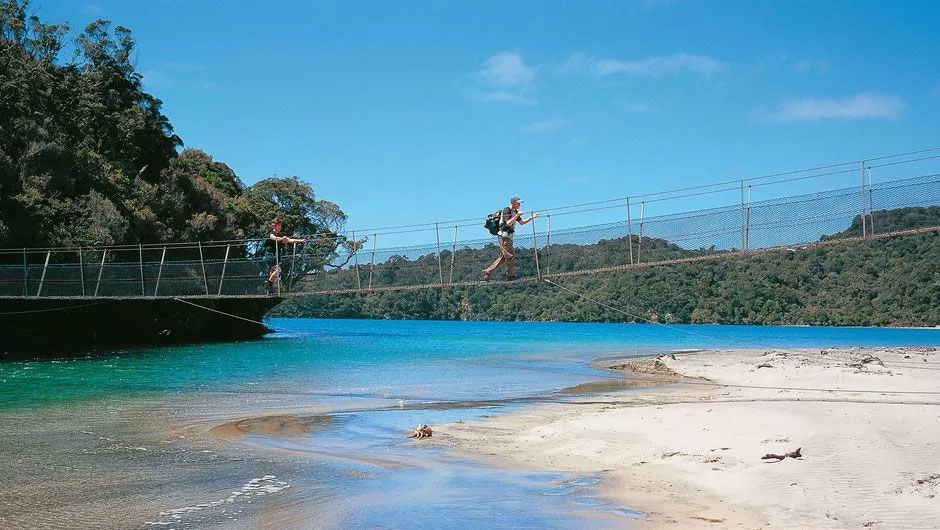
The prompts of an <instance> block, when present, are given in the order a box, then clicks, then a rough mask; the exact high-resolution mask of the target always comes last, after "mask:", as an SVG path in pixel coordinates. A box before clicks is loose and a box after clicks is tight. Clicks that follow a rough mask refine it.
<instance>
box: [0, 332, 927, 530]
mask: <svg viewBox="0 0 940 530" xmlns="http://www.w3.org/2000/svg"><path fill="white" fill-rule="evenodd" d="M270 324H271V325H272V326H275V327H277V328H278V329H279V331H278V333H275V334H273V335H271V336H269V337H267V338H265V339H263V340H259V341H254V342H244V343H231V344H212V345H199V346H185V347H173V348H159V349H139V350H126V351H119V352H109V353H107V354H102V355H94V356H89V357H86V358H80V359H63V360H57V361H34V362H16V363H5V364H0V472H2V473H3V476H4V477H5V478H6V479H7V480H5V481H3V483H2V485H0V526H3V527H10V526H22V525H27V526H69V525H92V526H94V525H100V526H121V527H150V528H153V527H157V528H162V527H200V528H202V527H216V526H218V527H232V526H236V527H237V526H267V527H284V526H310V525H313V526H321V527H349V526H353V527H365V526H368V527H394V528H399V527H406V526H413V525H427V524H431V525H434V526H449V527H467V526H479V525H486V526H489V527H493V526H503V527H516V528H518V527H538V528H546V527H562V528H565V527H583V526H584V525H585V519H584V518H585V517H590V518H591V519H590V521H591V525H593V526H602V527H618V526H626V525H629V521H630V520H631V518H633V517H635V516H636V515H637V514H635V513H634V512H631V511H629V507H623V506H610V505H607V504H606V503H604V502H602V501H600V500H598V499H596V498H595V497H594V496H593V490H592V486H593V484H594V483H595V482H596V481H597V479H598V477H574V476H567V475H561V474H546V473H535V472H533V473H526V472H519V471H506V470H499V469H494V468H492V467H490V466H487V465H486V464H483V463H480V462H470V461H464V460H460V459H455V458H453V457H452V456H450V455H446V454H444V453H443V452H442V451H441V450H440V449H438V448H436V447H434V446H431V445H428V444H420V443H416V442H413V441H411V440H408V439H405V438H403V433H404V432H405V431H406V430H407V429H409V428H411V427H413V426H414V425H415V424H417V423H428V424H435V423H440V422H449V421H457V420H472V419H477V418H479V417H481V416H483V415H493V414H503V413H506V412H509V411H511V410H514V409H515V408H517V407H522V406H525V405H526V404H527V403H530V402H533V401H548V400H564V399H569V398H570V395H569V394H560V393H559V391H560V390H562V389H564V388H567V387H571V386H574V385H577V384H580V383H584V382H588V381H594V380H597V379H599V378H602V377H605V376H609V374H607V373H606V372H602V371H598V370H595V369H593V368H592V367H591V363H592V361H593V360H595V359H597V358H599V357H605V356H618V355H641V354H646V353H650V352H658V351H669V350H679V349H693V348H707V349H711V348H740V347H768V348H769V347H776V348H781V347H828V346H847V345H856V346H901V345H940V330H916V329H873V328H812V327H749V326H672V327H663V326H657V325H637V324H567V323H521V322H425V321H356V320H344V321H340V320H312V319H272V320H271V321H270ZM284 414H288V416H284ZM272 415H279V416H277V417H276V418H275V419H271V418H270V416H272ZM283 418H287V419H286V420H285V419H283ZM245 419H248V420H247V421H245V422H242V423H239V424H238V425H239V427H238V429H239V431H240V432H241V434H240V435H238V436H233V435H232V433H231V432H229V431H224V432H222V434H219V430H218V428H219V426H220V425H225V424H228V423H230V422H232V421H239V420H245ZM214 427H215V428H216V429H215V430H214V431H213V432H214V433H216V435H213V434H210V433H209V432H208V431H209V429H212V428H214ZM230 430H231V429H230ZM11 477H15V479H11Z"/></svg>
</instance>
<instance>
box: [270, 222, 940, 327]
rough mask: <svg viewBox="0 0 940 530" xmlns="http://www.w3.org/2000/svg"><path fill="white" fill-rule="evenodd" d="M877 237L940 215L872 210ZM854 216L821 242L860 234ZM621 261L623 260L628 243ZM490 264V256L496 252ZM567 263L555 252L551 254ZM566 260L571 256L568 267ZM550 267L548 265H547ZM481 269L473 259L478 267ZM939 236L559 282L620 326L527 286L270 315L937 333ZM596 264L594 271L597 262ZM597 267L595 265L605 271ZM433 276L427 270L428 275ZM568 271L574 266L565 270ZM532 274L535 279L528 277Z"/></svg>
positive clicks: (673, 250)
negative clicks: (855, 328)
mask: <svg viewBox="0 0 940 530" xmlns="http://www.w3.org/2000/svg"><path fill="white" fill-rule="evenodd" d="M874 222H875V226H876V227H877V229H878V230H879V231H890V230H902V229H909V228H917V227H924V226H937V225H940V207H930V208H904V209H899V210H891V211H880V212H876V213H875V216H874ZM860 224H861V222H860V219H856V220H855V222H853V223H852V225H851V226H850V227H848V228H847V229H846V230H845V231H843V232H840V233H838V234H832V235H831V236H827V237H825V238H824V239H832V238H843V237H851V236H855V235H860ZM856 232H858V233H856ZM616 244H618V243H617V242H613V241H604V242H601V243H598V244H596V245H590V246H587V247H585V248H581V249H573V248H568V249H567V251H566V253H565V254H563V255H562V256H560V257H558V258H557V262H558V263H559V264H560V265H559V266H560V267H561V269H560V270H565V269H566V268H568V267H570V266H571V264H572V262H571V261H570V260H571V259H586V258H585V256H599V255H611V254H607V253H601V252H600V250H599V249H601V248H602V247H605V246H608V247H609V246H610V245H616ZM619 244H620V245H621V246H623V247H624V248H622V249H618V250H617V252H616V253H615V254H616V255H623V253H625V251H626V249H625V247H626V244H625V240H624V241H620V242H619ZM643 244H644V246H645V247H649V248H651V249H654V250H653V252H655V254H653V255H654V256H656V257H658V258H659V259H666V258H669V257H688V256H695V255H701V254H702V253H704V252H705V251H696V250H683V249H680V248H679V247H676V246H675V245H669V244H667V243H666V242H664V241H661V240H659V241H646V239H645V238H644V242H643ZM486 250H490V252H489V256H494V255H495V253H494V251H493V250H492V249H484V250H482V251H477V252H481V253H482V252H486ZM553 252H558V253H559V254H562V252H561V249H559V250H554V249H553ZM565 256H568V257H569V258H570V259H568V260H566V257H565ZM553 259H555V258H553ZM477 261H479V260H477ZM938 263H940V234H937V233H935V232H934V233H928V234H921V235H911V236H904V237H896V238H886V239H878V240H869V241H860V242H853V243H845V244H835V245H829V246H823V247H819V248H810V249H801V248H799V247H796V248H793V249H790V250H788V251H781V252H776V253H768V254H761V255H754V256H749V257H734V258H728V259H716V260H710V261H703V262H698V263H687V264H678V265H662V266H655V267H650V268H646V269H639V270H635V271H625V272H617V273H606V274H600V275H596V276H584V277H573V278H570V279H560V280H557V281H558V282H559V283H561V284H563V285H565V286H566V287H569V288H571V289H574V290H576V291H579V292H582V293H584V294H586V295H588V296H590V297H592V298H596V299H599V300H602V301H604V302H606V303H608V304H611V305H614V306H615V307H618V308H621V309H623V310H625V311H627V312H629V313H631V314H634V315H637V318H634V319H630V318H626V317H624V316H623V315H621V314H617V313H614V312H611V311H609V310H606V309H604V308H602V307H599V306H598V305H597V304H594V303H591V302H588V301H585V300H583V299H579V298H577V297H576V296H574V295H571V294H569V293H566V292H564V291H562V290H560V289H558V288H557V287H554V286H551V285H549V284H545V283H538V282H531V283H528V282H527V283H519V284H509V285H499V284H494V285H492V286H483V287H470V288H451V289H427V290H424V291H413V292H386V293H374V294H368V295H362V294H356V295H329V296H313V297H309V298H308V297H304V298H299V299H294V300H289V301H288V302H285V303H284V304H282V305H281V306H279V307H278V308H276V309H275V313H274V314H276V315H284V316H287V315H291V316H314V317H339V318H392V319H401V318H420V319H473V320H562V321H577V322H596V321H600V322H607V321H624V320H627V321H631V320H632V321H640V322H641V321H644V319H649V320H654V321H659V322H684V323H722V324H812V325H877V326H934V325H940V266H938V265H937V264H938ZM598 265H601V264H598ZM601 266H602V265H601ZM426 269H428V268H427V267H425V270H426ZM569 270H570V269H569ZM530 272H531V270H530Z"/></svg>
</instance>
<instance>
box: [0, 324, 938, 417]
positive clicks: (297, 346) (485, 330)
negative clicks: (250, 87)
mask: <svg viewBox="0 0 940 530" xmlns="http://www.w3.org/2000/svg"><path fill="white" fill-rule="evenodd" d="M269 323H270V324H271V325H273V326H275V327H277V328H278V329H280V330H282V331H279V332H278V333H275V334H272V335H270V336H268V337H267V338H265V339H263V340H259V341H254V342H242V343H234V344H230V343H225V344H209V345H195V346H181V347H173V348H161V349H136V350H124V351H116V352H107V353H106V354H103V355H97V356H89V357H85V358H79V359H62V360H56V361H37V362H14V363H4V364H0V406H2V407H18V406H39V405H42V404H43V403H49V402H60V401H66V402H70V401H74V400H80V399H86V398H94V397H102V396H114V395H122V396H130V397H132V396H137V395H139V394H141V393H157V394H169V395H174V394H178V393H201V392H223V391H229V392H251V391H252V390H253V388H252V387H254V386H257V385H263V386H264V387H265V388H266V391H273V390H275V389H279V390H281V391H284V392H295V391H302V392H307V393H319V394H321V395H323V396H324V397H329V396H330V395H333V396H335V397H354V396H356V395H361V396H375V395H377V394H381V393H387V394H394V395H395V397H396V398H415V399H424V400H427V399H440V400H468V399H504V398H509V397H517V396H520V395H528V394H529V393H531V392H532V391H533V390H535V391H544V390H548V389H552V388H557V387H558V385H566V384H569V383H571V382H573V381H581V380H582V379H583V378H582V377H579V376H590V375H597V374H599V373H600V372H598V371H595V370H591V369H589V368H587V365H588V364H589V361H590V360H592V359H594V358H596V357H600V356H603V355H622V354H628V355H633V354H642V353H647V352H654V351H661V350H676V349H688V348H705V349H714V348H741V347H767V348H771V347H775V348H784V347H817V346H818V347H826V346H850V345H854V346H902V345H936V344H940V330H937V329H895V328H887V329H882V328H818V327H782V326H696V325H674V326H669V327H664V326H659V325H653V324H573V323H546V322H446V321H444V322H428V321H374V320H313V319H271V320H269ZM284 330H289V331H284ZM494 369H495V370H494ZM549 370H551V371H558V372H563V373H558V374H552V375H551V376H546V373H547V371H549ZM379 375H380V376H381V377H377V376H379Z"/></svg>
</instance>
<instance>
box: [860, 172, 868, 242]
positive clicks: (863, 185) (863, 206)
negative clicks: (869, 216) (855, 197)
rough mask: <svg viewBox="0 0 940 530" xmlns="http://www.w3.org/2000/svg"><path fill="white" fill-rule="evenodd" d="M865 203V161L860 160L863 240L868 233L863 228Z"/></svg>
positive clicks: (864, 227)
mask: <svg viewBox="0 0 940 530" xmlns="http://www.w3.org/2000/svg"><path fill="white" fill-rule="evenodd" d="M865 203H866V201H865V161H864V160H862V213H861V218H862V237H863V238H866V237H868V231H867V230H866V226H865V224H866V223H865V221H866V219H865V216H866V212H865Z"/></svg>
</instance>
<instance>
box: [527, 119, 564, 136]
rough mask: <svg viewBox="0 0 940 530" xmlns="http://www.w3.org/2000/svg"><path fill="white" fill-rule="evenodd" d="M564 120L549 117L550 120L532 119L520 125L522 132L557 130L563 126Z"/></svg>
mask: <svg viewBox="0 0 940 530" xmlns="http://www.w3.org/2000/svg"><path fill="white" fill-rule="evenodd" d="M565 123H566V122H565V120H559V119H551V120H542V121H534V122H532V123H527V124H525V125H523V126H522V127H520V129H521V130H522V132H527V133H547V132H553V131H557V130H558V129H561V128H562V127H564V126H565Z"/></svg>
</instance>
